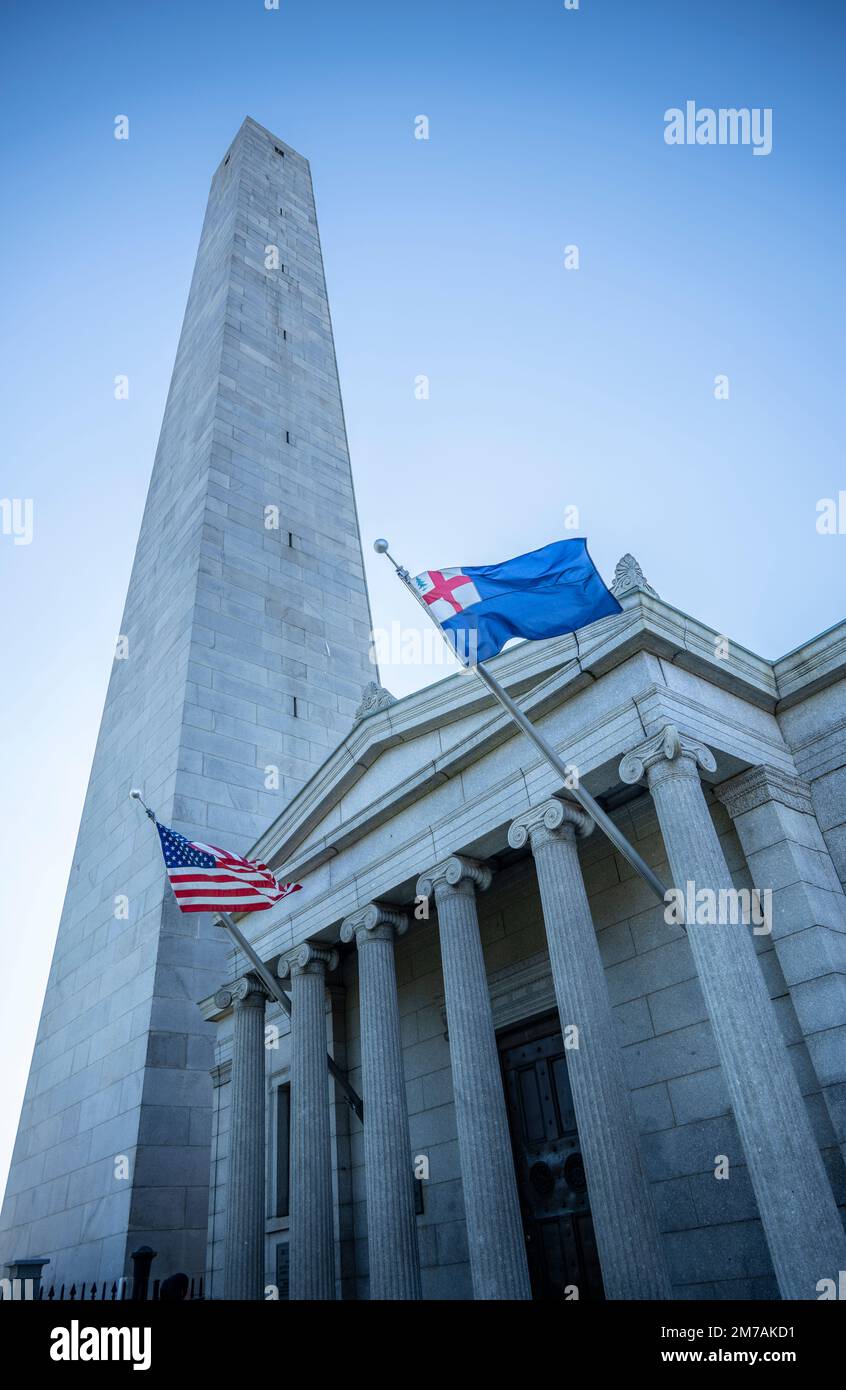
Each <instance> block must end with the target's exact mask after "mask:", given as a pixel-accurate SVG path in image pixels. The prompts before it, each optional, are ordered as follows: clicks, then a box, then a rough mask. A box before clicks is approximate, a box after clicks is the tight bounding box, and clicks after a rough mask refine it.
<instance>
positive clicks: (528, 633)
mask: <svg viewBox="0 0 846 1390" xmlns="http://www.w3.org/2000/svg"><path fill="white" fill-rule="evenodd" d="M412 583H413V584H414V586H415V588H416V589H417V592H418V593H419V595H420V597H421V598H422V600H423V602H424V603H427V604H428V605H429V607H430V609H431V612H432V616H433V617H434V618H436V619H437V621H438V622H439V623H440V625H441V628H442V629H443V631H444V633H445V634H446V635H447V637H448V638H449V639H450V642H451V644H452V645H453V647H454V649H455V651H456V655H457V656H458V657H459V659H460V660H462V661H464V662H465V664H470V665H473V664H475V662H477V661H485V660H487V658H488V657H489V656H495V655H496V653H497V652H499V651H501V650H502V648H503V647H504V646H505V643H506V642H507V641H509V639H510V638H512V637H528V638H531V639H533V640H534V641H538V640H539V639H541V638H543V637H560V636H561V634H562V633H565V632H575V631H576V630H577V628H580V627H585V626H586V625H587V624H588V623H595V622H596V621H597V619H598V618H607V617H609V616H610V615H611V614H612V613H621V612H622V609H621V607H620V605H619V603H618V602H617V600H616V599H615V598H614V595H613V594H612V593H611V592H610V590H609V589H608V588H607V587H606V585H605V582H604V580H603V579H602V576H601V575H600V573H599V571H598V570H597V568H596V566H595V565H594V563H593V560H592V559H591V558H590V555H589V554H588V548H587V541H585V540H584V539H578V540H568V541H553V542H552V544H551V545H544V546H542V547H541V549H540V550H532V551H530V552H529V553H528V555H518V556H517V558H516V559H514V560H504V561H503V562H502V563H501V564H499V565H465V566H464V567H463V569H444V570H424V571H423V573H422V574H418V575H416V576H415V578H414V579H413V580H412Z"/></svg>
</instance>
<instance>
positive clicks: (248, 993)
mask: <svg viewBox="0 0 846 1390" xmlns="http://www.w3.org/2000/svg"><path fill="white" fill-rule="evenodd" d="M269 998H270V994H269V991H268V990H267V988H266V987H265V985H264V984H263V983H262V981H261V980H260V979H259V978H258V976H257V975H250V974H247V975H242V976H241V978H240V980H234V981H233V982H232V984H229V985H224V986H223V987H222V988H221V989H219V990H218V991H217V993H216V994H215V996H214V1002H215V1004H216V1005H217V1007H218V1008H219V1009H229V1008H245V1009H263V1008H264V1006H265V1004H266V1003H267V1001H268V999H269Z"/></svg>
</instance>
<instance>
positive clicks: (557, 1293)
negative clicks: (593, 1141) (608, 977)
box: [498, 1015, 605, 1300]
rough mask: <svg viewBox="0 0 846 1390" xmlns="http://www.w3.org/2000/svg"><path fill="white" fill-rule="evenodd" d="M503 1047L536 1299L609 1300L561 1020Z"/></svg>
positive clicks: (514, 1035) (518, 1034)
mask: <svg viewBox="0 0 846 1390" xmlns="http://www.w3.org/2000/svg"><path fill="white" fill-rule="evenodd" d="M498 1042H499V1053H500V1060H501V1063H502V1075H503V1083H504V1087H505V1096H506V1102H507V1106H508V1119H509V1124H510V1127H511V1142H512V1145H513V1149H514V1164H515V1169H516V1173H517V1185H518V1188H519V1192H520V1204H521V1207H522V1211H523V1226H524V1230H525V1233H526V1253H527V1255H528V1261H529V1273H530V1276H531V1281H532V1294H533V1296H534V1298H536V1299H559V1300H560V1299H564V1298H565V1297H567V1296H568V1295H567V1292H566V1290H567V1289H568V1288H570V1287H572V1286H573V1285H575V1286H576V1288H577V1289H578V1291H579V1292H578V1296H579V1298H580V1299H601V1298H604V1296H605V1295H604V1292H603V1288H602V1275H601V1272H600V1268H599V1258H598V1255H597V1250H596V1241H595V1239H594V1233H593V1221H592V1220H591V1214H590V1202H589V1199H588V1191H587V1182H586V1180H585V1170H584V1165H583V1163H582V1155H581V1151H580V1145H579V1133H578V1129H577V1128H576V1117H575V1113H574V1111H573V1097H572V1094H571V1092H570V1082H569V1079H568V1076H567V1053H566V1049H565V1047H564V1040H563V1038H562V1036H561V1029H560V1025H559V1022H558V1017H557V1015H556V1016H551V1017H548V1018H546V1019H543V1020H540V1021H539V1022H537V1023H533V1024H530V1025H525V1026H521V1027H519V1028H515V1029H512V1030H509V1032H508V1033H504V1034H501V1035H500V1037H499V1039H498ZM570 1296H571V1297H572V1295H570Z"/></svg>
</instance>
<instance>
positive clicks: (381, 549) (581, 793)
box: [373, 539, 667, 902]
mask: <svg viewBox="0 0 846 1390" xmlns="http://www.w3.org/2000/svg"><path fill="white" fill-rule="evenodd" d="M373 549H374V550H375V551H376V553H377V555H386V556H387V557H388V559H389V560H390V562H391V564H392V565H393V567H394V569H395V570H396V572H397V575H398V577H399V578H400V579H401V581H402V583H403V584H404V585H405V587H406V589H407V590H408V591H409V593H410V594H411V595H412V596H413V597H414V599H415V601H416V602H417V603H419V605H420V607H421V608H422V609H423V611H424V613H425V614H426V616H427V617H428V618H429V619H430V620H431V622H433V623H434V625H435V627H436V628H437V629H438V631H439V632H440V634H441V637H442V638H443V640H444V642H445V643H446V645H447V646H448V647H449V649H450V651H451V652H452V653H453V655H454V656H455V658H456V660H457V661H458V662H459V664H460V665H461V666H462V667H463V668H464V670H465V671H474V672H475V673H476V675H477V676H478V677H479V680H480V681H481V682H482V684H483V685H485V686H486V687H487V689H488V690H489V691H490V693H491V695H493V697H494V699H495V700H497V701H498V703H499V704H500V705H501V706H502V708H503V709H504V710H505V712H506V713H507V714H508V715H509V716H510V718H511V719H513V721H514V723H515V724H516V725H517V727H518V728H519V729H521V730H522V732H523V733H524V734H525V735H526V737H527V738H529V739H531V741H532V743H533V744H534V746H535V748H537V750H538V752H539V753H540V754H541V755H542V756H543V757H544V758H545V759H546V761H547V762H548V763H549V765H550V767H551V768H552V769H553V771H554V772H556V773H557V774H558V776H559V777H560V778H561V780H562V782H563V783H564V787H565V790H566V791H567V793H568V794H569V796H571V797H572V798H573V800H574V801H577V802H578V804H579V805H580V806H581V808H582V810H583V811H586V812H587V814H588V815H589V816H590V818H591V820H592V821H593V822H594V823H595V824H596V825H598V826H599V828H600V830H602V831H603V833H604V834H605V835H606V836H607V837H608V839H609V840H610V841H611V843H612V844H613V845H614V847H615V849H618V850H619V851H620V853H621V854H622V855H623V857H624V858H625V859H626V860H627V861H628V863H629V864H631V866H632V868H633V869H634V870H635V873H637V874H639V875H640V877H641V878H642V879H643V880H644V882H645V883H648V884H649V887H650V888H651V889H652V891H653V893H655V895H656V897H658V898H659V899H660V900H661V902H666V893H667V890H666V888H665V887H664V884H663V883H662V882H661V879H660V878H659V877H658V875H657V874H656V873H655V871H654V870H653V869H651V868H650V866H649V865H648V864H647V863H646V860H645V859H643V858H642V857H641V856H640V855H639V854H638V852H637V850H636V849H635V848H634V846H633V845H630V844H629V842H628V840H627V839H626V837H625V835H624V834H623V832H622V831H621V830H620V828H619V827H618V826H616V825H615V824H614V822H613V821H612V819H611V817H610V816H609V815H607V814H606V812H605V811H603V809H602V807H601V806H600V805H599V804H598V802H596V801H595V800H594V798H593V797H592V796H591V794H590V792H587V791H585V789H584V787H581V786H575V787H573V786H569V785H568V781H569V778H570V775H571V774H570V769H568V768H567V766H566V764H565V763H564V761H563V759H562V758H561V757H560V756H559V754H558V753H557V752H556V750H555V749H554V748H553V747H552V744H551V743H549V742H548V741H547V739H545V738H544V736H543V734H542V733H541V732H540V730H539V729H536V728H535V726H534V724H533V723H532V722H531V720H530V719H529V718H528V716H527V715H526V714H524V713H523V711H522V710H521V708H520V706H519V705H518V704H517V703H516V702H515V701H514V700H513V699H512V698H511V696H510V695H509V694H508V692H507V690H503V688H502V686H501V685H500V683H499V681H498V680H497V679H496V677H495V676H492V675H491V673H490V671H489V670H488V669H487V668H486V667H485V666H484V665H483V664H482V662H481V661H477V662H470V661H463V660H462V658H461V657H460V656H459V655H458V652H457V650H456V648H455V647H453V645H452V643H451V642H450V641H449V639H448V638H447V636H446V633H445V632H444V630H443V628H442V627H441V625H440V623H439V622H438V620H437V618H436V617H435V615H434V613H433V612H432V610H431V608H430V607H429V605H428V604H427V603H426V602H425V600H424V599H423V598H422V596H421V595H420V594H419V593H418V592H417V590H416V589H415V587H414V585H413V583H412V582H411V575H410V574H409V572H408V570H407V569H406V568H405V567H404V566H403V565H400V564H398V563H397V561H396V560H395V559H394V557H393V555H392V554H391V552H390V549H389V546H388V542H387V541H386V540H382V539H379V540H376V541H374V542H373Z"/></svg>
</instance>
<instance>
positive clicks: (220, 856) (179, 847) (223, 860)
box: [156, 821, 302, 912]
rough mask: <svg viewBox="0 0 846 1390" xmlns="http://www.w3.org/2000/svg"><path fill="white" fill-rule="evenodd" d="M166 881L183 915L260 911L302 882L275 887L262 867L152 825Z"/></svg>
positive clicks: (167, 828) (251, 861)
mask: <svg viewBox="0 0 846 1390" xmlns="http://www.w3.org/2000/svg"><path fill="white" fill-rule="evenodd" d="M156 829H157V830H158V832H159V842H160V844H161V847H162V854H163V855H164V862H165V867H166V869H167V876H168V878H169V879H170V883H171V887H172V888H173V892H174V895H175V897H176V901H177V903H178V904H179V906H180V908H181V909H182V911H183V912H264V911H265V910H266V909H267V908H269V907H274V906H275V905H276V903H278V902H281V901H282V899H283V898H287V897H288V895H289V894H290V893H299V891H300V889H301V888H302V884H301V883H279V882H277V880H276V879H275V878H274V876H273V874H272V873H271V871H270V869H269V868H268V867H267V865H266V864H261V863H259V862H257V861H254V860H252V859H240V858H239V857H238V855H237V854H230V853H229V851H228V850H225V849H218V848H217V846H216V845H204V844H201V843H200V842H199V841H195V840H186V838H185V836H184V835H180V834H179V832H178V831H177V830H171V829H170V827H169V826H167V825H160V824H159V822H158V821H156Z"/></svg>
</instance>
